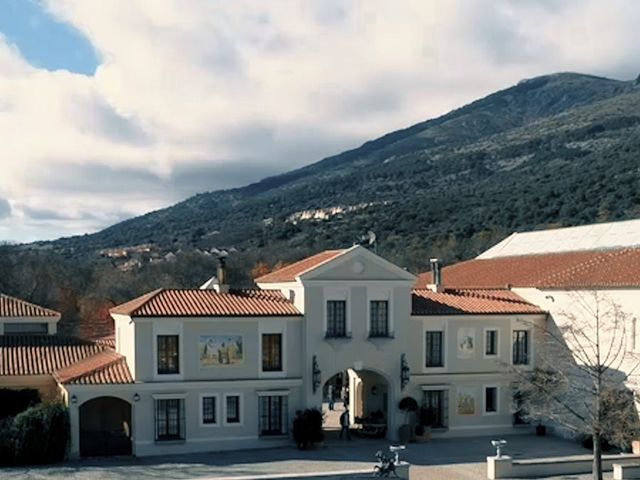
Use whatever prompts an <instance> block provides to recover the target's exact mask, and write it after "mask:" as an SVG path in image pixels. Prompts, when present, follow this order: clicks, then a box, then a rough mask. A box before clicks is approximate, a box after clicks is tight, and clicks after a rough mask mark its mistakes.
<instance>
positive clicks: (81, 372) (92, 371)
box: [53, 350, 133, 385]
mask: <svg viewBox="0 0 640 480" xmlns="http://www.w3.org/2000/svg"><path fill="white" fill-rule="evenodd" d="M53 377H54V378H55V379H56V381H58V382H59V383H62V384H76V385H104V384H122V383H133V377H132V376H131V372H130V371H129V367H128V366H127V361H126V359H125V357H123V356H122V355H120V354H119V353H116V352H114V351H112V350H104V351H102V352H98V353H96V354H95V355H92V356H91V357H87V358H85V359H83V360H80V361H79V362H77V363H74V364H73V365H69V366H67V367H65V368H61V369H60V370H57V371H56V372H54V374H53Z"/></svg>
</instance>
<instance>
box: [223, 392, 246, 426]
mask: <svg viewBox="0 0 640 480" xmlns="http://www.w3.org/2000/svg"><path fill="white" fill-rule="evenodd" d="M229 397H238V413H239V414H240V421H239V422H228V421H227V398H229ZM222 402H223V405H222V410H223V412H222V425H224V426H225V427H241V426H243V425H244V395H243V394H242V393H239V392H230V393H225V394H224V395H223V400H222Z"/></svg>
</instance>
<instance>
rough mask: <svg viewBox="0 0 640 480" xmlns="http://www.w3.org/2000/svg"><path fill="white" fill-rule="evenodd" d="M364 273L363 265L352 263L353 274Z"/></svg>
mask: <svg viewBox="0 0 640 480" xmlns="http://www.w3.org/2000/svg"><path fill="white" fill-rule="evenodd" d="M362 272H364V263H362V262H354V263H353V273H362Z"/></svg>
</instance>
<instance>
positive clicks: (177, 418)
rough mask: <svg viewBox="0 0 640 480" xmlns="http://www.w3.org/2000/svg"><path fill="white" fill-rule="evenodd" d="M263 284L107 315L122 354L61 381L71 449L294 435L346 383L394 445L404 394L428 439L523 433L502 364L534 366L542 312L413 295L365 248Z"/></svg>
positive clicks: (489, 296) (511, 302)
mask: <svg viewBox="0 0 640 480" xmlns="http://www.w3.org/2000/svg"><path fill="white" fill-rule="evenodd" d="M257 283H258V285H259V287H260V289H258V290H243V291H236V290H228V289H227V287H226V286H225V285H216V284H215V282H208V283H207V284H206V285H205V286H204V287H214V288H205V289H191V290H157V291H154V292H150V293H148V294H146V295H143V296H142V297H139V298H137V299H134V300H132V301H130V302H128V303H125V304H123V305H120V306H118V307H115V308H114V309H112V311H111V313H112V316H113V318H114V320H115V326H116V332H115V337H116V338H115V351H113V350H106V349H105V350H100V351H99V352H97V353H96V354H95V355H92V356H89V357H88V358H84V359H83V360H81V361H79V362H77V363H75V364H72V365H69V366H67V367H65V368H61V369H59V370H56V371H55V372H53V374H52V375H53V377H54V379H55V380H56V381H57V382H58V385H59V388H60V391H61V394H62V396H63V398H64V399H66V401H67V402H68V404H69V406H70V414H71V425H72V444H71V455H72V456H78V455H80V456H82V455H94V454H111V453H132V454H134V455H139V456H144V455H161V454H169V453H186V452H197V451H212V450H227V449H229V450H230V449H238V448H262V447H271V446H275V445H284V444H289V443H290V442H291V439H290V427H291V422H292V420H293V418H294V416H295V413H296V411H297V410H300V409H304V408H308V407H320V406H321V405H322V403H323V400H324V401H326V400H327V398H326V397H325V398H323V394H325V395H326V392H327V391H328V388H327V387H328V385H329V384H331V386H332V387H337V386H338V385H339V383H337V382H342V390H341V391H340V390H338V389H337V388H335V389H331V391H333V392H334V393H338V392H340V393H347V392H348V394H347V395H348V399H349V403H350V404H351V417H352V421H353V422H354V423H355V425H354V428H359V429H362V430H363V433H366V432H367V429H368V428H369V427H370V426H371V425H375V428H376V433H381V434H383V435H386V436H387V437H388V438H390V439H394V438H396V437H397V435H398V429H399V427H400V425H402V424H403V423H405V414H404V412H401V411H399V410H398V402H399V400H400V399H401V398H403V397H405V396H412V397H414V398H415V399H416V400H417V401H418V403H419V404H421V405H424V406H425V407H426V408H428V415H426V418H423V420H424V421H425V422H426V423H428V424H429V425H430V426H431V427H432V432H433V435H434V436H450V435H470V434H486V433H490V432H491V433H493V432H501V433H505V432H510V431H513V429H514V428H515V429H517V428H523V427H522V426H520V425H517V424H516V425H514V421H513V420H514V415H513V411H512V399H511V390H510V380H509V377H508V375H506V373H507V371H508V366H507V365H509V364H520V365H522V368H532V366H533V365H534V364H535V359H536V349H535V338H534V334H533V332H532V330H531V326H530V325H531V323H530V322H534V323H535V322H544V321H545V317H546V314H545V312H544V311H543V310H541V309H540V308H538V307H536V306H535V305H532V304H530V303H528V302H526V301H524V300H523V299H522V298H520V297H519V296H518V295H517V294H515V293H513V292H510V291H508V290H504V289H500V290H486V291H469V290H464V289H457V290H451V291H446V292H438V291H434V290H430V289H425V288H422V289H415V288H414V285H415V283H416V277H414V276H413V275H412V274H410V273H408V272H406V271H405V270H403V269H402V268H399V267H397V266H396V265H393V264H391V263H389V262H388V261H386V260H384V259H383V258H381V257H379V256H377V255H375V254H373V253H371V252H370V251H369V250H367V249H365V248H362V247H359V246H355V247H352V248H349V249H345V250H335V251H328V252H322V253H320V254H317V255H314V256H312V257H309V258H307V259H304V260H302V261H300V262H296V263H294V264H292V265H289V266H287V267H285V268H283V269H281V270H279V271H276V272H273V273H270V274H268V275H265V276H264V277H262V278H259V279H258V280H257ZM514 338H516V339H517V341H516V343H517V345H516V347H514V346H513V339H514ZM423 416H424V415H423ZM524 428H527V427H524Z"/></svg>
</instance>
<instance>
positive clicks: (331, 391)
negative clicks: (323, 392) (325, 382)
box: [327, 385, 334, 410]
mask: <svg viewBox="0 0 640 480" xmlns="http://www.w3.org/2000/svg"><path fill="white" fill-rule="evenodd" d="M327 390H328V391H329V410H333V404H334V399H333V386H331V385H329V388H328V389H327Z"/></svg>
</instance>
